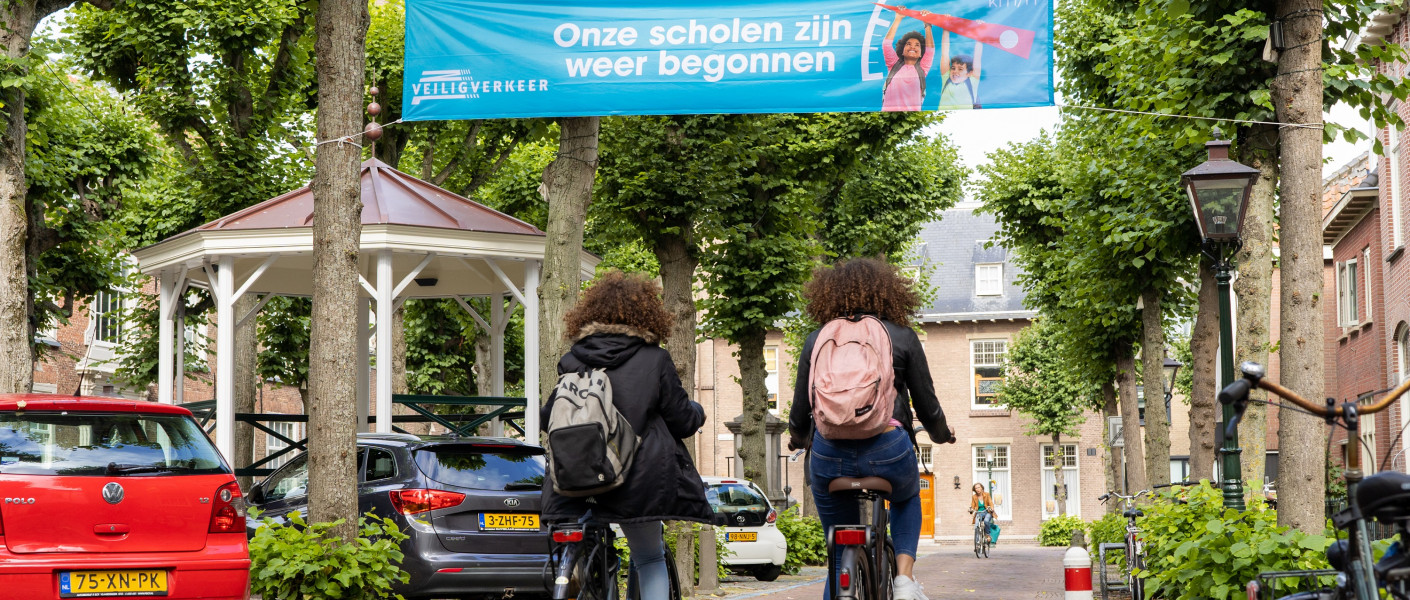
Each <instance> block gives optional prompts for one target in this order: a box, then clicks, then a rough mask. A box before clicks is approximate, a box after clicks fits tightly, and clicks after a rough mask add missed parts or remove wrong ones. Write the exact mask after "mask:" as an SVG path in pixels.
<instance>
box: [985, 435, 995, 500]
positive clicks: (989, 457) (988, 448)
mask: <svg viewBox="0 0 1410 600" xmlns="http://www.w3.org/2000/svg"><path fill="white" fill-rule="evenodd" d="M984 464H985V465H986V466H988V467H989V484H988V485H986V486H984V487H987V488H989V498H990V499H993V498H994V445H993V444H987V445H985V446H984Z"/></svg>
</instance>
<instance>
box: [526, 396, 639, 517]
mask: <svg viewBox="0 0 1410 600" xmlns="http://www.w3.org/2000/svg"><path fill="white" fill-rule="evenodd" d="M551 402H552V406H553V409H552V411H551V412H550V413H549V416H548V426H547V432H548V443H547V444H546V446H547V455H548V476H549V479H550V480H551V481H552V482H553V491H555V492H557V493H558V494H559V495H562V496H570V497H581V496H592V495H596V494H601V493H603V492H607V491H610V490H613V489H615V488H617V487H618V486H621V485H622V483H624V482H625V481H626V480H627V472H628V471H629V470H631V465H632V457H633V456H635V455H636V449H637V446H639V445H640V443H641V438H639V437H637V435H636V432H634V431H632V425H631V423H629V422H627V418H626V417H624V416H622V413H621V412H619V411H618V410H617V407H616V406H614V405H613V404H612V382H611V381H609V380H608V379H607V372H606V371H604V370H602V369H592V370H589V371H582V372H568V373H564V374H562V375H559V376H558V385H556V386H554V388H553V396H552V400H551Z"/></svg>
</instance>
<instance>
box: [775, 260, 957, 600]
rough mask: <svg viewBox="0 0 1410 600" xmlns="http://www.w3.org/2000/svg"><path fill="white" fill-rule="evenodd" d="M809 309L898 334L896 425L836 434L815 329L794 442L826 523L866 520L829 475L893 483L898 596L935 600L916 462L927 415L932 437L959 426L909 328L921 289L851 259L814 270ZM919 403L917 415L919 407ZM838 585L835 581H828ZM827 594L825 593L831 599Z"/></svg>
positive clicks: (881, 265) (943, 437) (802, 363)
mask: <svg viewBox="0 0 1410 600" xmlns="http://www.w3.org/2000/svg"><path fill="white" fill-rule="evenodd" d="M803 296H804V298H805V299H807V301H808V306H807V308H806V309H805V310H806V312H807V313H808V316H809V317H811V318H812V319H813V320H814V321H815V322H817V323H827V322H828V321H831V320H832V319H836V318H841V317H852V316H856V315H863V314H865V315H874V316H876V317H878V318H880V319H881V321H882V323H883V324H884V325H885V326H886V331H887V333H889V334H890V336H891V359H892V368H893V369H894V371H895V374H896V399H895V404H894V407H893V410H892V419H891V426H890V427H888V428H887V430H886V431H883V432H882V433H881V434H879V435H877V436H874V437H871V438H867V439H862V440H828V439H826V438H824V437H822V435H821V434H818V433H816V432H815V431H814V427H813V410H812V398H811V390H810V385H809V381H810V379H809V372H810V364H809V363H810V361H811V359H812V355H813V345H814V343H816V341H817V337H818V332H817V331H814V332H813V333H811V334H809V335H808V339H807V341H806V342H805V343H804V344H803V351H802V353H801V355H800V359H799V364H798V380H797V382H796V383H795V385H794V387H793V407H792V409H791V410H790V411H789V416H788V433H789V442H788V447H789V449H797V448H803V447H810V448H811V453H810V458H809V463H808V466H809V472H810V473H811V481H810V487H811V488H812V492H813V501H814V503H815V504H816V505H817V508H818V516H819V517H820V518H821V520H822V525H823V530H824V531H827V529H828V528H829V527H831V526H833V525H837V524H848V523H860V522H861V515H860V514H859V510H858V507H857V504H856V502H853V501H851V500H845V499H839V498H835V497H833V496H832V495H831V494H830V493H828V491H827V484H828V482H830V481H832V480H833V479H836V478H838V477H881V478H883V479H886V480H887V481H889V482H890V483H891V496H890V498H889V499H890V501H891V537H892V541H893V542H894V543H895V546H896V570H897V573H898V574H897V576H896V579H895V581H893V584H892V589H893V591H894V597H895V599H896V600H927V598H926V596H925V593H924V591H923V590H921V586H920V584H919V583H916V581H915V578H914V576H913V574H914V569H915V558H916V548H917V546H918V545H919V543H920V525H921V512H920V472H919V470H918V469H917V468H916V456H915V450H914V446H915V435H916V433H915V429H914V428H913V427H912V425H911V423H912V422H913V421H916V420H919V421H920V422H921V424H922V425H924V426H925V430H926V432H927V433H928V434H929V435H930V439H931V441H933V442H935V443H937V444H944V443H950V442H954V440H955V436H954V431H953V430H952V429H950V428H949V427H948V426H947V425H946V424H945V412H944V411H943V410H941V409H940V401H939V400H938V399H937V398H936V397H935V385H934V383H933V382H932V381H931V378H930V368H929V367H928V366H927V365H926V361H925V351H924V349H923V347H922V346H921V343H920V338H919V337H917V336H916V333H915V331H913V330H911V328H910V327H909V323H910V319H911V315H912V314H914V312H915V310H916V308H917V305H918V304H919V303H920V299H919V296H917V295H916V293H915V292H914V291H912V290H911V288H910V285H909V283H908V282H907V281H906V279H905V278H903V277H902V276H901V274H900V273H899V272H898V271H897V269H896V267H894V266H892V265H890V264H887V263H886V262H884V261H881V260H877V259H870V258H858V259H851V260H847V261H844V262H841V263H838V264H837V265H836V266H834V267H832V268H820V269H817V270H815V271H813V278H812V280H811V281H809V282H808V284H807V285H806V286H804V288H803ZM912 407H914V408H915V413H914V416H913V415H912V413H911V408H912ZM825 589H827V590H828V591H830V588H825ZM826 597H827V595H826V593H825V595H824V598H826Z"/></svg>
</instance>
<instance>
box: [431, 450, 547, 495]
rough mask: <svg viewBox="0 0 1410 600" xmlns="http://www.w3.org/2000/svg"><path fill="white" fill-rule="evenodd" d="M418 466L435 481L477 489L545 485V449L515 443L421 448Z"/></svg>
mask: <svg viewBox="0 0 1410 600" xmlns="http://www.w3.org/2000/svg"><path fill="white" fill-rule="evenodd" d="M413 456H414V457H415V459H416V466H417V467H419V468H420V469H421V472H422V473H425V474H426V476H427V477H429V478H431V480H432V481H436V482H439V483H444V484H446V485H453V486H457V487H463V488H470V489H473V490H508V489H533V488H536V487H539V486H542V485H543V474H544V465H543V451H542V450H539V449H538V448H525V447H520V446H511V447H507V448H488V447H485V446H468V445H449V446H430V447H426V448H420V449H418V450H416V451H415V452H414V453H413Z"/></svg>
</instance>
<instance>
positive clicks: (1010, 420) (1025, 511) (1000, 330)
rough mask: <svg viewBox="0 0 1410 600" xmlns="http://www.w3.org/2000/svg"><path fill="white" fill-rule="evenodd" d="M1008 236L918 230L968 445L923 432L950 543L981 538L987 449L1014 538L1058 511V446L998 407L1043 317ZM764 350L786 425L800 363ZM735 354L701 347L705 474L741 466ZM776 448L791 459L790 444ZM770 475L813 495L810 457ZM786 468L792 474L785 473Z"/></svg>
mask: <svg viewBox="0 0 1410 600" xmlns="http://www.w3.org/2000/svg"><path fill="white" fill-rule="evenodd" d="M998 229H999V228H998V224H997V223H996V222H995V221H994V219H993V217H992V216H989V215H981V214H976V213H975V212H974V210H973V209H972V208H957V209H953V210H949V211H946V212H945V213H944V214H943V218H942V219H941V220H940V221H937V222H933V223H930V224H927V225H926V226H925V228H924V229H923V230H922V231H921V234H920V241H921V243H922V244H923V246H922V248H921V259H922V261H924V263H925V264H927V265H928V266H929V268H931V269H933V271H932V273H931V279H932V282H933V283H934V285H935V287H936V289H937V297H936V298H935V299H934V301H933V302H932V303H931V305H930V306H927V307H925V308H923V309H922V310H921V314H920V317H919V319H918V320H919V322H920V325H921V329H922V333H921V341H922V343H923V344H924V346H925V352H926V358H927V361H928V363H929V367H930V374H931V377H932V379H933V380H934V382H935V390H936V395H937V396H938V397H939V399H940V403H941V406H942V407H943V408H944V410H945V416H946V418H947V420H948V422H949V423H950V425H952V426H953V427H954V428H955V432H956V435H957V437H958V438H959V439H958V441H957V442H956V443H955V444H953V445H950V444H946V445H942V446H932V445H931V444H929V439H928V438H927V437H926V436H924V435H922V436H920V437H921V439H920V441H921V446H920V459H921V460H922V461H923V462H925V463H926V465H927V466H928V467H929V469H930V470H931V471H932V472H933V473H934V475H935V485H934V488H933V489H930V490H922V493H923V494H924V493H930V494H932V495H933V496H932V497H933V500H934V506H935V507H936V509H935V511H934V523H933V525H934V531H935V538H936V539H940V540H945V541H966V540H969V539H972V533H971V532H972V529H971V525H970V517H969V515H968V513H967V510H968V508H969V499H970V491H969V489H970V487H971V486H972V485H973V484H974V483H976V482H983V481H985V480H986V479H987V478H988V477H989V469H988V464H987V463H986V461H985V460H984V458H983V453H984V449H985V447H986V446H989V445H993V446H995V453H996V455H997V456H996V459H995V461H994V468H993V479H994V480H995V483H996V487H997V490H998V492H999V494H1001V496H1002V499H996V500H997V504H998V507H997V508H998V515H999V519H998V522H999V524H1000V526H1002V527H1003V528H1004V536H1005V539H1015V538H1017V539H1024V538H1028V539H1032V538H1034V537H1036V536H1037V534H1038V529H1039V526H1040V524H1041V522H1042V521H1043V520H1044V519H1046V518H1049V517H1051V516H1053V515H1055V514H1056V505H1055V503H1054V501H1053V481H1054V474H1053V465H1052V461H1051V460H1047V461H1045V460H1044V458H1043V457H1044V454H1041V452H1042V451H1043V450H1044V449H1045V448H1046V447H1048V446H1050V445H1051V440H1049V439H1047V438H1038V437H1034V436H1030V435H1027V434H1025V433H1024V431H1025V429H1026V426H1027V419H1026V418H1024V417H1022V416H1021V415H1018V414H1014V413H1012V412H1011V411H1008V410H1004V409H1000V408H996V407H994V406H993V404H992V396H991V393H990V390H991V386H992V384H993V383H994V382H996V381H997V380H998V378H999V377H1000V376H1001V371H1000V370H999V363H1000V361H1001V360H1002V358H1003V355H1004V353H1005V352H1006V351H1007V348H1008V344H1009V343H1011V342H1012V340H1013V338H1014V337H1015V335H1016V334H1017V333H1018V331H1019V330H1021V329H1022V328H1024V327H1025V326H1027V325H1028V323H1029V322H1030V321H1031V319H1033V318H1034V317H1035V316H1036V313H1035V312H1034V311H1032V310H1029V309H1027V308H1026V307H1024V305H1023V298H1024V293H1023V290H1022V288H1021V287H1019V286H1018V284H1017V280H1018V276H1019V271H1018V268H1017V267H1016V266H1015V265H1014V264H1013V263H1012V262H1010V260H1009V258H1010V253H1009V252H1008V251H1007V250H1005V249H1003V248H1000V247H995V248H986V247H985V246H986V242H988V241H989V240H990V239H991V238H992V237H994V235H995V234H996V233H997V231H998ZM765 344H766V347H765V363H766V366H767V369H768V373H769V379H768V389H769V391H770V392H771V393H772V394H775V395H776V397H777V398H778V399H779V401H778V407H779V408H778V410H779V411H781V413H779V417H780V418H781V419H784V420H786V419H787V410H788V404H789V402H790V400H791V399H792V395H793V387H794V385H793V384H794V381H793V373H794V359H793V357H792V356H791V354H790V351H791V349H790V348H788V346H787V344H786V342H785V340H784V337H783V335H782V334H781V333H779V332H772V333H770V334H769V336H768V338H767V341H766V342H765ZM734 350H735V348H734V347H732V346H730V345H729V344H726V343H725V342H724V341H723V340H707V341H705V342H704V343H702V344H701V345H700V347H699V352H698V358H697V360H698V366H697V370H696V373H697V382H696V395H695V397H696V399H697V400H698V401H700V402H701V404H702V405H704V407H705V412H706V415H707V420H706V423H705V426H704V427H703V429H702V433H701V435H698V436H696V438H695V439H696V456H697V457H699V458H698V461H697V462H698V466H699V468H700V472H701V474H703V475H716V476H730V475H736V474H738V473H739V471H740V466H739V462H738V460H737V459H736V458H735V456H736V453H735V435H734V433H733V432H731V431H730V427H729V422H730V421H731V420H734V419H736V418H738V417H739V415H740V414H741V412H742V398H741V391H740V388H739V386H738V385H737V384H735V383H734V379H733V378H735V377H738V375H739V368H738V363H737V361H736V360H735V357H733V356H732V353H733V352H734ZM1156 397H1160V396H1156ZM1173 404H1174V406H1172V410H1171V412H1172V417H1173V418H1172V421H1173V422H1172V424H1171V432H1172V434H1171V440H1172V447H1171V455H1172V456H1171V462H1172V465H1171V469H1172V473H1175V474H1177V476H1178V475H1181V474H1183V471H1181V469H1184V468H1185V467H1184V464H1186V463H1187V459H1188V455H1189V437H1188V435H1187V434H1186V433H1185V432H1187V431H1188V427H1189V419H1188V412H1189V408H1188V404H1186V403H1185V401H1184V399H1183V398H1181V397H1178V396H1177V397H1176V399H1175V401H1174V403H1173ZM1086 417H1087V420H1086V422H1085V423H1084V424H1083V425H1082V426H1081V427H1080V428H1079V429H1080V435H1078V436H1075V437H1073V438H1064V439H1063V441H1062V443H1063V445H1064V446H1065V449H1064V451H1065V455H1064V457H1063V458H1064V460H1063V462H1064V463H1065V465H1066V466H1065V469H1064V479H1065V480H1066V485H1067V486H1068V495H1069V499H1068V506H1067V512H1068V513H1069V514H1075V515H1078V516H1081V517H1082V518H1084V519H1089V520H1090V519H1095V518H1098V517H1100V516H1101V515H1102V514H1103V512H1104V511H1103V507H1102V506H1101V505H1100V503H1098V501H1097V500H1096V498H1097V496H1099V495H1101V494H1102V493H1103V492H1105V491H1106V489H1105V488H1106V476H1105V471H1104V464H1105V458H1106V455H1107V452H1108V451H1109V449H1108V448H1107V447H1106V445H1105V442H1106V441H1105V439H1104V436H1105V435H1106V433H1107V432H1106V424H1105V423H1104V422H1103V419H1102V417H1101V415H1099V414H1096V413H1088V414H1087V415H1086ZM783 428H784V424H783V423H779V424H776V425H771V426H768V427H766V429H768V430H769V431H783V433H782V434H781V436H780V439H781V442H785V443H786V441H787V437H786V436H787V433H786V430H783ZM771 441H773V438H771ZM775 448H777V449H778V450H779V454H780V455H782V454H784V452H785V451H784V450H783V447H782V445H778V446H775ZM1116 450H1117V451H1118V452H1119V449H1116ZM1045 462H1046V464H1045ZM769 471H770V473H769V476H768V478H769V482H758V483H759V484H760V485H761V486H767V487H769V488H771V489H773V490H779V489H781V488H782V487H783V485H780V483H782V484H786V485H787V486H789V488H790V489H791V496H793V497H794V498H795V499H801V498H802V496H803V495H804V494H806V493H808V492H807V488H806V484H805V483H804V479H803V477H804V475H803V464H802V462H801V460H800V461H798V462H791V461H789V460H788V458H787V457H786V456H780V458H779V460H778V464H777V465H773V466H770V468H769ZM780 471H781V472H782V478H778V475H777V473H779V472H780ZM956 482H958V489H957V488H956Z"/></svg>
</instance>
